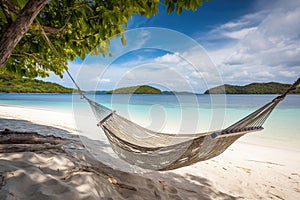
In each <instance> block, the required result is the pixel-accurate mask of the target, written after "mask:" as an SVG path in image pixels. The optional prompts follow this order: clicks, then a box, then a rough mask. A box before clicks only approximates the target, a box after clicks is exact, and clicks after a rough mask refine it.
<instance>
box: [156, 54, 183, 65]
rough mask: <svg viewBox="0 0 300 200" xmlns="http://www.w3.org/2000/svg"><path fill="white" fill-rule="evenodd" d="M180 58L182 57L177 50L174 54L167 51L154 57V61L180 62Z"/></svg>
mask: <svg viewBox="0 0 300 200" xmlns="http://www.w3.org/2000/svg"><path fill="white" fill-rule="evenodd" d="M180 60H181V58H180V57H179V53H178V52H175V53H174V54H170V53H167V54H165V55H163V56H160V57H157V58H155V59H154V61H155V62H158V63H178V62H179V61H180Z"/></svg>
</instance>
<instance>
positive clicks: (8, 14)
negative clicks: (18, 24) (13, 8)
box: [0, 0, 12, 24]
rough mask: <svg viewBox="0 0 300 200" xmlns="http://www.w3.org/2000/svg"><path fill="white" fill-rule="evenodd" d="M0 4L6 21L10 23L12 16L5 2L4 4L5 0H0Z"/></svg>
mask: <svg viewBox="0 0 300 200" xmlns="http://www.w3.org/2000/svg"><path fill="white" fill-rule="evenodd" d="M0 5H1V8H2V10H3V13H4V15H5V18H6V21H7V23H8V24H10V23H12V18H11V16H10V12H9V8H8V6H7V4H5V0H1V2H0Z"/></svg>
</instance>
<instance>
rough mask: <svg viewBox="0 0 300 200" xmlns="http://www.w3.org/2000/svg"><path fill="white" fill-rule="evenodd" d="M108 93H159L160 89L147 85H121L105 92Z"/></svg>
mask: <svg viewBox="0 0 300 200" xmlns="http://www.w3.org/2000/svg"><path fill="white" fill-rule="evenodd" d="M107 93H108V94H161V90H160V89H157V88H155V87H152V86H148V85H138V86H132V87H123V88H118V89H116V90H111V91H108V92H107Z"/></svg>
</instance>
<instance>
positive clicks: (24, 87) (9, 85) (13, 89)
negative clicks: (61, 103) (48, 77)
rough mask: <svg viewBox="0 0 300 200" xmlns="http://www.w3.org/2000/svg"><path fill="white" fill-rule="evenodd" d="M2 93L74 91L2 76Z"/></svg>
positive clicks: (0, 76) (36, 81)
mask: <svg viewBox="0 0 300 200" xmlns="http://www.w3.org/2000/svg"><path fill="white" fill-rule="evenodd" d="M0 92H5V93H72V92H73V89H71V88H65V87H63V86H61V85H59V84H56V83H51V82H44V81H42V80H36V79H27V78H16V77H13V76H9V75H3V74H0Z"/></svg>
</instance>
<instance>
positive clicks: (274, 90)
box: [204, 82, 300, 94]
mask: <svg viewBox="0 0 300 200" xmlns="http://www.w3.org/2000/svg"><path fill="white" fill-rule="evenodd" d="M289 86H290V85H289V84H282V83H276V82H269V83H251V84H249V85H245V86H238V85H228V84H225V85H221V86H217V87H214V88H211V89H208V90H206V91H205V92H204V94H225V93H226V94H281V93H284V92H285V91H286V90H287V89H288V88H289ZM294 93H300V88H298V89H297V90H296V91H295V92H294Z"/></svg>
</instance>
